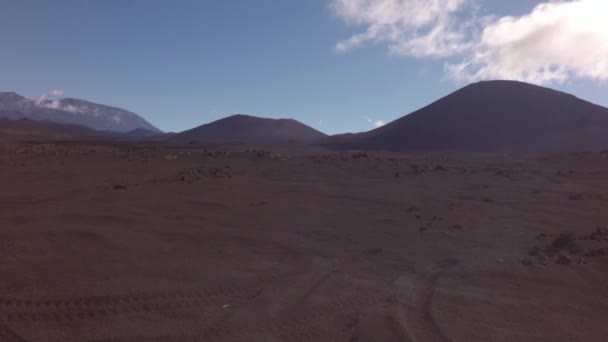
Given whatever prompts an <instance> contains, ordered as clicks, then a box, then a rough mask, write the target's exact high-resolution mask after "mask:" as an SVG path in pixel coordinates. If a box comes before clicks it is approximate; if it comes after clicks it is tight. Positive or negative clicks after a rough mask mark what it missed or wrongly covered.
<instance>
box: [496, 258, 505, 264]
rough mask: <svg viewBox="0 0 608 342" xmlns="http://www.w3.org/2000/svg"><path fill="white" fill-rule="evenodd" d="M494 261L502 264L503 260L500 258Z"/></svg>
mask: <svg viewBox="0 0 608 342" xmlns="http://www.w3.org/2000/svg"><path fill="white" fill-rule="evenodd" d="M496 262H497V263H499V264H504V262H505V261H504V260H502V259H496Z"/></svg>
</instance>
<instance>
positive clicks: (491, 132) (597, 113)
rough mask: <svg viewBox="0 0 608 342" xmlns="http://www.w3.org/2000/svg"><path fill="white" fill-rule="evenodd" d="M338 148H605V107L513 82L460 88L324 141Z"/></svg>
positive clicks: (607, 145)
mask: <svg viewBox="0 0 608 342" xmlns="http://www.w3.org/2000/svg"><path fill="white" fill-rule="evenodd" d="M325 142H326V145H328V146H331V147H337V148H341V149H374V150H387V151H400V152H450V151H466V152H501V151H504V152H509V151H514V152H517V151H522V152H562V151H575V150H586V149H602V148H608V109H607V108H604V107H601V106H598V105H595V104H592V103H589V102H587V101H584V100H581V99H579V98H576V97H574V96H572V95H569V94H566V93H563V92H559V91H555V90H552V89H548V88H544V87H539V86H535V85H531V84H527V83H522V82H515V81H486V82H479V83H475V84H471V85H469V86H466V87H464V88H462V89H460V90H458V91H456V92H454V93H452V94H450V95H448V96H446V97H444V98H442V99H440V100H438V101H437V102H434V103H432V104H430V105H429V106H427V107H424V108H422V109H420V110H418V111H415V112H413V113H412V114H409V115H406V116H404V117H402V118H400V119H398V120H396V121H393V122H391V123H389V124H387V125H385V126H383V127H380V128H377V129H374V130H372V131H369V132H366V133H361V134H354V135H341V136H336V137H330V138H328V139H326V140H325Z"/></svg>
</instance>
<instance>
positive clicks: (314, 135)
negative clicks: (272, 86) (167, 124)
mask: <svg viewBox="0 0 608 342" xmlns="http://www.w3.org/2000/svg"><path fill="white" fill-rule="evenodd" d="M325 136H326V135H325V134H324V133H321V132H319V131H317V130H315V129H313V128H311V127H309V126H306V125H304V124H303V123H300V122H298V121H296V120H293V119H266V118H259V117H255V116H250V115H243V114H237V115H233V116H229V117H227V118H223V119H220V120H217V121H214V122H211V123H208V124H205V125H202V126H199V127H196V128H193V129H190V130H187V131H184V132H181V133H178V134H175V135H173V136H171V137H170V138H168V139H167V141H170V142H177V143H190V142H256V143H274V142H300V143H308V142H313V141H316V140H318V139H321V138H323V137H325Z"/></svg>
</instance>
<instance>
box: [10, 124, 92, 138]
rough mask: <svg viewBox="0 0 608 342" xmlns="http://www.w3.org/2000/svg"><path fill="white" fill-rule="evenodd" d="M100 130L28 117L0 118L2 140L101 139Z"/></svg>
mask: <svg viewBox="0 0 608 342" xmlns="http://www.w3.org/2000/svg"><path fill="white" fill-rule="evenodd" d="M99 138H100V135H98V132H96V131H93V130H91V129H88V128H84V127H81V126H77V125H66V124H58V123H54V122H41V121H32V120H27V119H18V120H9V119H0V140H1V141H25V140H74V139H99Z"/></svg>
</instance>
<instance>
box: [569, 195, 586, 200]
mask: <svg viewBox="0 0 608 342" xmlns="http://www.w3.org/2000/svg"><path fill="white" fill-rule="evenodd" d="M568 199H569V200H571V201H580V200H582V199H583V195H581V194H570V195H568Z"/></svg>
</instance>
